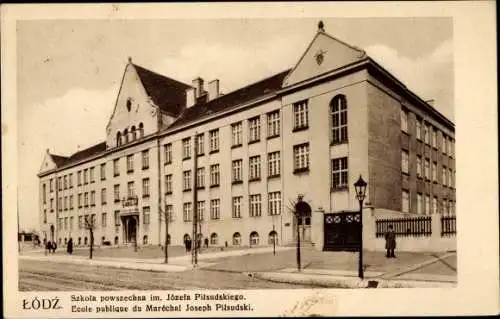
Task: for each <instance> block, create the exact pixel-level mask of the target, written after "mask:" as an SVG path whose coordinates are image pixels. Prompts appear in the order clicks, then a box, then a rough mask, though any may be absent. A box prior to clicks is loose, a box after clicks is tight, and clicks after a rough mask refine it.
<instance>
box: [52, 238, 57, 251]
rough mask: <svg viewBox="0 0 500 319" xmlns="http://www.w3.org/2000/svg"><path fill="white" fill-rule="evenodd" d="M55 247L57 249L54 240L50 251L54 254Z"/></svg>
mask: <svg viewBox="0 0 500 319" xmlns="http://www.w3.org/2000/svg"><path fill="white" fill-rule="evenodd" d="M56 249H57V244H56V242H55V241H54V242H53V243H52V253H53V254H55V253H56Z"/></svg>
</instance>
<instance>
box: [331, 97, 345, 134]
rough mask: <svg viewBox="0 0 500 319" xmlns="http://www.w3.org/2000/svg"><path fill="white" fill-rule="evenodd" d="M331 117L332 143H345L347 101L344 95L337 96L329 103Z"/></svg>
mask: <svg viewBox="0 0 500 319" xmlns="http://www.w3.org/2000/svg"><path fill="white" fill-rule="evenodd" d="M330 110H331V116H332V142H333V143H343V142H346V141H347V100H346V97H345V95H337V96H335V97H334V98H333V100H332V102H331V103H330Z"/></svg>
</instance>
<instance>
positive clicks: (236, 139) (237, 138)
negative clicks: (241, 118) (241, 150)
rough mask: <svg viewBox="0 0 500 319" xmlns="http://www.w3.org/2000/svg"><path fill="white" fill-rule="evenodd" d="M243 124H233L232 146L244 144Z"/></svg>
mask: <svg viewBox="0 0 500 319" xmlns="http://www.w3.org/2000/svg"><path fill="white" fill-rule="evenodd" d="M242 130H243V124H242V123H241V122H238V123H234V124H231V133H232V146H240V145H241V144H242V141H243V138H242Z"/></svg>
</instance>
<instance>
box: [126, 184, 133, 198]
mask: <svg viewBox="0 0 500 319" xmlns="http://www.w3.org/2000/svg"><path fill="white" fill-rule="evenodd" d="M133 197H135V185H134V182H128V183H127V198H133Z"/></svg>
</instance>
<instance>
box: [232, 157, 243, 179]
mask: <svg viewBox="0 0 500 319" xmlns="http://www.w3.org/2000/svg"><path fill="white" fill-rule="evenodd" d="M232 167H233V183H239V182H242V180H243V177H242V175H243V174H242V171H241V170H242V167H243V160H241V159H239V160H234V161H233V164H232Z"/></svg>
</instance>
